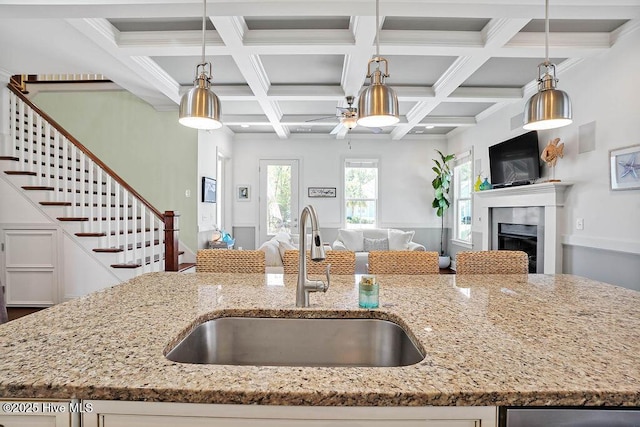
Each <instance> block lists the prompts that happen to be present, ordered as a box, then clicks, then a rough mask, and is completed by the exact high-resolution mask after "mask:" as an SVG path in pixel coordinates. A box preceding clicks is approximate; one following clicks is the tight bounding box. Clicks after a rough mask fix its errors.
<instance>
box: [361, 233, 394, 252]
mask: <svg viewBox="0 0 640 427" xmlns="http://www.w3.org/2000/svg"><path fill="white" fill-rule="evenodd" d="M363 247H364V251H365V252H369V251H388V250H389V239H368V238H366V237H365V238H364V242H363Z"/></svg>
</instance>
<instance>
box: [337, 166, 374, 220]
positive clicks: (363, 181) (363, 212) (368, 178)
mask: <svg viewBox="0 0 640 427" xmlns="http://www.w3.org/2000/svg"><path fill="white" fill-rule="evenodd" d="M344 208H345V209H344V212H345V218H344V222H345V228H375V227H376V223H377V221H378V161H377V160H370V159H367V160H346V161H345V163H344Z"/></svg>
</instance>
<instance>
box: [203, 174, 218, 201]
mask: <svg viewBox="0 0 640 427" xmlns="http://www.w3.org/2000/svg"><path fill="white" fill-rule="evenodd" d="M202 202H203V203H215V202H216V180H215V179H213V178H208V177H206V176H203V177H202Z"/></svg>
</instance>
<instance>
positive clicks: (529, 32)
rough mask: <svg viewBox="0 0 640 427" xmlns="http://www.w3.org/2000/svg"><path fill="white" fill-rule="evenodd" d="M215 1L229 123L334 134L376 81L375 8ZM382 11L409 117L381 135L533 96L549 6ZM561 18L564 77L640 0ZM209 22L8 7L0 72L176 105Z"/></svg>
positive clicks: (448, 127) (620, 28) (566, 12)
mask: <svg viewBox="0 0 640 427" xmlns="http://www.w3.org/2000/svg"><path fill="white" fill-rule="evenodd" d="M207 5H208V6H207V7H208V10H207V12H208V13H207V15H208V19H207V28H208V29H207V37H206V39H207V49H206V59H207V60H208V61H211V62H212V64H213V90H214V92H216V93H217V94H218V96H219V97H220V99H221V102H222V119H223V121H224V123H225V124H226V125H227V126H228V127H229V129H231V130H232V131H233V132H238V133H250V132H256V133H274V134H277V135H278V136H279V137H281V138H288V137H289V136H290V135H292V134H309V133H312V134H330V133H331V132H332V131H334V127H335V126H336V125H337V124H338V120H337V119H336V118H335V117H333V116H335V113H336V107H338V106H346V102H345V100H344V98H345V96H347V95H354V96H357V95H358V93H359V92H360V90H361V89H362V87H363V85H364V84H365V83H366V80H367V79H366V78H365V74H366V68H367V61H368V60H369V58H371V56H372V55H373V54H374V53H375V43H374V41H375V1H374V0H351V1H344V0H341V1H335V0H326V1H319V0H316V1H311V0H279V1H275V0H253V1H249V0H232V1H223V0H209V1H208V3H207ZM380 15H381V20H380V21H381V27H380V28H381V30H380V51H381V52H380V53H381V55H382V56H384V57H386V58H387V60H388V61H389V71H390V74H391V76H390V78H389V79H387V84H388V85H389V86H391V87H393V88H394V89H395V90H396V92H397V93H398V96H399V100H400V113H401V115H402V117H401V120H400V123H399V124H397V125H396V126H393V127H388V128H385V129H383V132H382V133H383V134H388V135H390V137H391V138H393V139H402V138H403V137H405V136H406V135H409V134H411V135H415V134H418V135H425V134H427V135H428V134H433V135H444V134H446V133H448V132H451V131H454V130H455V129H457V128H460V127H468V126H473V125H474V124H476V123H477V122H478V121H480V120H482V119H483V118H485V117H487V116H489V115H490V114H492V113H494V112H495V111H497V110H499V109H500V108H502V107H504V106H505V105H507V104H509V103H513V102H518V101H521V100H522V99H523V98H525V97H529V96H530V95H531V94H532V93H533V92H534V91H535V82H534V80H535V78H536V76H537V65H538V63H540V62H541V61H542V60H543V58H544V54H545V53H544V32H543V31H544V21H543V18H544V0H535V1H533V0H494V1H489V0H458V1H451V0H432V1H426V0H424V1H423V0H393V1H392V0H380ZM550 16H551V22H550V27H551V34H550V44H551V47H550V55H551V57H552V59H553V60H554V62H556V63H557V64H558V74H559V77H560V78H561V76H562V73H563V72H564V71H566V70H567V69H568V68H570V67H580V66H581V64H580V63H581V61H582V59H583V58H585V57H588V56H592V55H597V54H599V53H601V52H603V51H605V50H607V49H609V48H611V46H613V45H614V44H615V43H616V41H617V40H618V39H619V38H620V37H624V35H625V34H628V33H629V32H631V31H638V29H639V28H640V0H611V1H608V2H602V1H601V0H551V6H550ZM201 19H202V2H201V1H193V0H48V1H45V0H39V1H38V0H14V1H9V0H0V74H4V75H5V76H6V75H12V74H63V73H73V74H80V73H99V74H103V75H105V76H106V77H107V78H109V79H111V80H112V81H113V82H115V83H116V84H117V85H119V86H121V87H123V88H125V89H126V90H129V91H130V92H132V93H134V94H136V95H137V96H139V97H140V98H142V99H144V100H145V101H147V102H148V103H150V104H151V105H153V106H154V107H155V108H157V109H158V110H175V111H177V105H178V103H179V102H180V97H181V94H182V93H184V92H185V91H186V90H188V89H189V88H190V87H191V85H192V81H193V78H194V74H195V66H196V65H197V64H198V63H199V62H200V54H201V40H202V33H201V25H202V21H201ZM559 87H560V88H561V89H562V79H561V81H560V83H559ZM321 117H327V118H326V119H325V120H317V119H318V118H321ZM309 120H313V121H309ZM243 125H244V127H243ZM247 125H249V127H246V126H247ZM426 125H431V126H434V127H433V128H431V129H427V128H426V127H425V126H426ZM336 130H339V132H335V131H334V132H333V133H334V134H335V136H336V137H337V138H344V137H345V135H346V129H336ZM352 132H353V133H369V132H371V131H370V130H368V129H363V128H361V127H357V128H356V129H354V130H353V131H352Z"/></svg>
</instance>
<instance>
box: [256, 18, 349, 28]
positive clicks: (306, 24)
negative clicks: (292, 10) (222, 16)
mask: <svg viewBox="0 0 640 427" xmlns="http://www.w3.org/2000/svg"><path fill="white" fill-rule="evenodd" d="M349 19H350V17H349V16H295V17H292V16H245V18H244V20H245V22H246V24H247V27H248V28H249V29H250V30H348V29H349Z"/></svg>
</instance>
